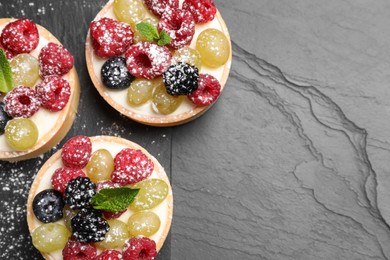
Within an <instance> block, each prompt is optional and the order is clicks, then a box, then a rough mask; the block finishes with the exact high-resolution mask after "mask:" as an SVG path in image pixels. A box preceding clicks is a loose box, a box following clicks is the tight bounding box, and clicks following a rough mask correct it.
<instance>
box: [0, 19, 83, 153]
mask: <svg viewBox="0 0 390 260" xmlns="http://www.w3.org/2000/svg"><path fill="white" fill-rule="evenodd" d="M0 32H1V34H0V160H10V161H16V160H23V159H28V158H33V157H36V156H38V155H40V154H42V153H44V152H46V151H47V150H49V149H51V148H52V147H53V146H55V145H56V144H57V143H58V142H59V141H60V140H61V139H62V138H63V137H64V136H65V135H66V133H67V132H68V130H69V129H70V127H71V125H72V123H73V120H74V117H75V114H76V111H77V106H78V102H79V92H80V90H79V81H78V77H77V72H76V70H75V69H74V66H73V64H74V59H73V56H72V55H71V54H70V53H69V51H68V50H67V49H66V48H65V47H64V46H62V45H61V43H60V42H59V41H58V40H57V39H56V38H55V37H54V36H53V35H52V34H51V33H50V32H49V31H47V30H46V29H45V28H43V27H41V26H39V25H37V24H35V23H34V22H33V21H31V20H28V19H8V18H4V19H0Z"/></svg>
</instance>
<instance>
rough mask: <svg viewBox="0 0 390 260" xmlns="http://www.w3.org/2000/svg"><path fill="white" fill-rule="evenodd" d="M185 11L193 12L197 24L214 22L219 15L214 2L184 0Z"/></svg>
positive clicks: (207, 0)
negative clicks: (216, 15)
mask: <svg viewBox="0 0 390 260" xmlns="http://www.w3.org/2000/svg"><path fill="white" fill-rule="evenodd" d="M183 9H184V10H188V11H190V12H191V14H192V16H193V17H194V19H195V22H196V23H207V22H209V21H212V20H213V19H214V17H215V14H216V13H217V8H216V7H215V5H214V3H213V1H212V0H184V2H183Z"/></svg>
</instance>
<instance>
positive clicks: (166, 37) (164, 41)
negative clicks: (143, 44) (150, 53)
mask: <svg viewBox="0 0 390 260" xmlns="http://www.w3.org/2000/svg"><path fill="white" fill-rule="evenodd" d="M171 41H172V38H171V36H169V34H168V33H166V32H165V31H161V32H160V39H159V40H158V41H157V44H158V45H166V44H168V43H171Z"/></svg>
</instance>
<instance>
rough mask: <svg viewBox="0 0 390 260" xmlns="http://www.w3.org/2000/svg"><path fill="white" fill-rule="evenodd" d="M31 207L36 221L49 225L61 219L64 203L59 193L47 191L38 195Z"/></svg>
mask: <svg viewBox="0 0 390 260" xmlns="http://www.w3.org/2000/svg"><path fill="white" fill-rule="evenodd" d="M32 206H33V212H34V214H35V216H36V218H37V219H38V220H40V221H41V222H43V223H51V222H56V221H57V220H59V219H61V218H62V216H63V209H64V206H65V203H64V200H63V199H62V194H61V193H60V192H58V191H56V190H52V189H49V190H43V191H41V192H40V193H38V194H37V195H36V196H35V198H34V200H33V203H32Z"/></svg>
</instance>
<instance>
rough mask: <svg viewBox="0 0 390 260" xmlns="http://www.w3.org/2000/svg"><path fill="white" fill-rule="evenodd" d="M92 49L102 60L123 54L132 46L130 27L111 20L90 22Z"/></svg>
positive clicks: (103, 19)
mask: <svg viewBox="0 0 390 260" xmlns="http://www.w3.org/2000/svg"><path fill="white" fill-rule="evenodd" d="M89 28H90V33H91V39H92V45H93V49H94V50H95V54H96V55H97V56H99V57H102V58H111V57H114V56H118V55H121V54H123V53H124V52H125V51H126V50H127V48H129V47H130V45H131V44H133V35H134V34H133V31H132V30H131V28H130V26H129V25H127V24H124V23H120V22H118V21H116V20H114V19H111V18H102V19H100V20H98V21H92V22H91V24H90V26H89Z"/></svg>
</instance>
